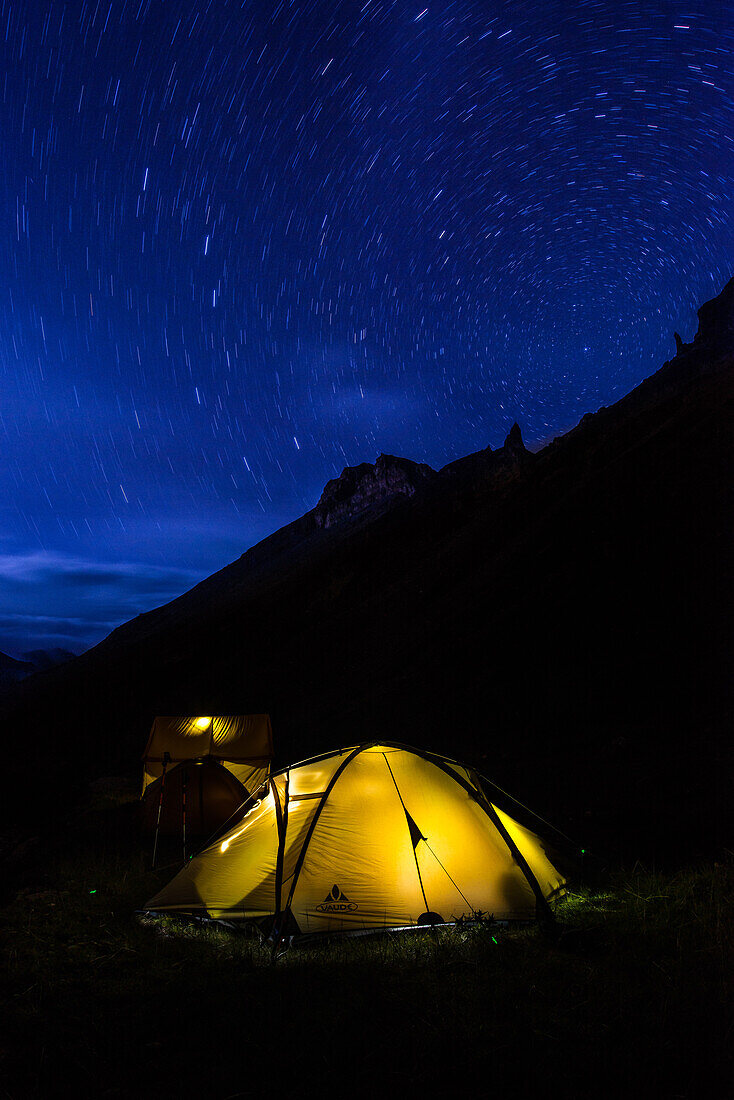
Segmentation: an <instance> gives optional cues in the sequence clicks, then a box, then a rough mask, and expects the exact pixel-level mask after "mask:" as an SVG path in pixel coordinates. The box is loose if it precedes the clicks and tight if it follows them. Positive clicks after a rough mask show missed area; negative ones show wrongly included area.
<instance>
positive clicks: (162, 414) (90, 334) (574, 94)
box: [0, 0, 734, 656]
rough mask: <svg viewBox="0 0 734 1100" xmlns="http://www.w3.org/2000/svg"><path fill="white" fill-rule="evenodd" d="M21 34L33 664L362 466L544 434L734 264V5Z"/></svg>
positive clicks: (0, 633)
mask: <svg viewBox="0 0 734 1100" xmlns="http://www.w3.org/2000/svg"><path fill="white" fill-rule="evenodd" d="M424 2H425V0H424ZM0 44H1V45H2V49H3V63H2V85H1V87H0V91H1V96H2V99H1V104H2V115H1V120H2V125H1V129H0V141H1V142H2V168H1V170H0V180H1V186H2V194H1V204H0V255H1V256H2V262H1V263H0V385H1V398H2V399H1V401H0V440H1V441H2V462H1V463H0V508H1V509H2V524H1V526H0V538H1V539H2V542H1V543H0V649H1V650H3V651H5V652H10V653H12V654H14V655H16V656H17V655H20V654H21V653H22V652H24V651H25V650H29V649H33V648H36V647H38V646H44V647H49V646H63V647H69V648H72V649H75V650H77V651H79V650H81V649H83V648H84V647H85V646H87V645H89V644H91V643H93V642H96V641H98V640H99V639H100V638H102V637H103V636H104V635H105V634H106V633H108V632H109V630H111V629H112V628H113V627H114V626H115V625H116V624H117V623H119V622H121V621H124V620H126V619H128V618H130V617H132V616H133V615H135V614H137V613H138V612H140V611H143V610H147V609H148V608H150V607H154V606H157V605H158V604H160V603H163V602H165V601H166V600H168V599H170V598H172V597H173V596H174V595H177V594H178V593H180V592H182V591H184V590H185V589H187V588H189V587H190V586H191V585H192V584H193V583H195V582H196V581H197V580H199V579H200V578H202V577H204V576H206V575H208V574H210V573H211V572H213V571H214V570H215V569H217V568H220V567H221V566H223V565H224V564H226V563H227V562H228V561H230V560H232V559H234V558H236V557H238V556H239V555H240V554H241V553H242V552H243V551H244V550H245V549H246V548H247V547H248V546H251V545H252V544H254V543H255V542H257V541H259V540H260V539H261V538H262V537H264V536H265V535H266V534H268V533H269V532H271V531H273V530H275V529H277V528H278V527H280V526H282V525H283V524H284V523H286V522H288V521H290V520H292V519H294V518H296V517H297V516H299V515H301V514H302V513H303V512H304V511H306V510H307V509H308V508H311V507H312V506H313V505H314V504H315V502H316V500H317V499H318V496H319V494H320V492H321V489H322V488H323V485H324V483H325V482H326V481H327V480H328V479H329V478H331V477H333V476H335V475H336V474H338V473H339V472H340V471H341V469H342V468H343V466H344V465H353V464H355V463H358V462H364V461H374V459H375V458H376V457H377V455H378V454H379V453H380V452H381V451H385V452H388V453H393V454H395V453H397V454H401V455H405V456H407V457H410V458H414V459H416V460H420V461H425V462H429V463H430V464H431V465H432V466H434V467H439V466H441V465H443V464H445V463H446V462H448V461H450V460H452V459H454V458H457V457H459V456H461V455H463V454H467V453H469V452H470V451H473V450H477V449H479V448H480V447H485V446H486V445H487V444H488V443H489V444H491V445H492V446H498V445H500V444H501V443H502V440H503V438H504V434H505V433H506V431H507V429H508V428H509V427H510V426H511V424H512V422H513V420H518V421H519V422H520V424H521V426H522V428H523V432H524V435H525V439H526V441H527V442H528V443H529V444H530V445H531V446H539V445H540V444H542V443H543V442H545V441H547V440H549V439H550V438H552V437H553V436H554V435H556V434H559V433H560V432H562V431H565V430H566V429H568V428H569V427H571V426H572V425H573V424H574V423H576V422H577V421H578V419H579V418H580V417H581V416H582V415H583V413H584V412H587V411H589V410H595V409H597V408H598V407H599V406H600V405H603V404H609V403H611V402H612V401H614V400H615V399H617V398H618V397H620V396H622V395H623V394H624V393H625V392H627V391H628V390H629V389H630V388H631V387H632V386H633V385H634V384H636V383H637V382H638V381H640V380H641V379H642V378H644V377H646V376H647V375H648V374H650V373H652V371H653V370H655V369H657V367H658V366H660V365H661V363H662V362H663V361H664V360H665V359H667V358H670V357H672V355H673V354H674V351H675V345H674V341H673V330H674V329H677V330H678V331H679V332H680V333H681V334H682V336H683V337H684V339H691V338H692V336H693V334H694V332H695V328H696V319H695V310H696V308H697V307H698V306H699V305H700V304H701V302H703V301H704V300H705V299H707V298H710V297H712V296H713V294H715V293H717V292H718V291H719V290H720V289H721V287H722V286H723V284H724V283H725V281H726V280H727V279H728V278H729V277H730V276H731V275H732V274H734V223H733V221H732V196H733V194H734V187H733V185H734V5H732V4H730V3H713V2H711V0H708V2H706V3H703V2H701V0H698V2H697V3H694V4H691V3H689V2H687V0H686V2H681V3H680V4H674V3H654V2H645V3H642V2H640V0H638V2H636V3H625V2H619V3H616V4H611V3H606V2H601V0H578V2H576V3H574V4H567V3H565V2H561V3H559V2H555V0H543V2H542V3H541V2H539V0H533V2H526V0H512V2H511V3H510V2H508V3H493V2H491V0H483V2H479V0H465V2H454V3H451V2H445V3H437V4H431V5H430V6H429V7H423V6H422V4H409V3H405V2H404V0H400V2H391V0H366V2H362V3H359V2H357V3H338V2H336V0H329V2H324V0H313V2H306V0H291V2H286V0H284V2H281V3H264V2H258V0H245V2H240V0H238V2H229V0H210V2H209V3H203V2H190V0H175V2H173V0H114V2H113V3H110V2H109V0H88V2H84V3H77V2H75V0H66V2H62V0H50V2H40V0H39V2H38V3H33V4H31V3H23V4H22V3H19V2H17V0H13V3H9V2H7V0H0Z"/></svg>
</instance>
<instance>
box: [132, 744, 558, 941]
mask: <svg viewBox="0 0 734 1100" xmlns="http://www.w3.org/2000/svg"><path fill="white" fill-rule="evenodd" d="M564 881H565V880H564V879H563V877H562V875H561V874H560V873H559V871H558V870H556V868H555V867H554V866H553V864H552V862H551V858H550V857H549V855H548V854H547V853H546V850H545V847H544V842H543V841H542V840H541V839H540V838H539V837H538V836H537V835H536V834H535V833H533V832H531V831H530V830H529V829H527V828H525V827H524V826H522V825H520V824H519V823H518V822H517V821H515V820H514V819H513V818H512V817H510V816H509V815H508V814H507V813H505V812H503V811H502V810H500V809H499V808H498V807H496V806H494V805H493V804H492V803H490V802H489V800H488V799H487V796H486V794H485V792H484V790H483V788H482V786H481V781H480V780H479V778H478V777H477V776H476V774H475V773H474V772H472V770H471V769H470V768H466V767H464V766H463V765H461V764H458V763H457V762H456V761H451V760H448V759H447V758H445V757H440V756H437V755H435V754H430V753H425V752H422V751H420V750H415V749H410V748H408V747H407V746H401V745H394V744H368V745H362V746H352V747H351V748H349V749H344V750H341V751H340V752H337V753H332V754H330V755H328V756H324V757H321V758H314V759H313V760H311V761H307V762H305V763H304V764H300V765H295V766H293V767H291V768H287V769H285V770H284V771H282V772H280V773H278V774H277V775H275V776H273V777H271V779H270V782H269V784H268V788H267V793H265V794H264V796H263V797H262V798H261V799H260V801H258V802H257V803H256V804H255V805H254V806H253V807H252V808H251V809H250V810H249V812H248V813H247V815H246V816H245V817H244V818H243V819H241V820H240V821H239V822H238V823H237V825H236V826H235V827H234V828H233V829H230V830H229V832H227V833H226V834H225V835H224V836H223V837H221V838H220V839H219V840H218V841H217V842H216V843H214V844H212V845H210V846H209V847H207V848H206V849H204V850H203V851H202V852H201V853H199V855H197V856H196V857H195V858H194V859H193V860H191V861H190V862H189V863H188V864H187V865H186V866H185V867H184V868H183V869H182V870H181V871H180V872H179V874H178V875H176V877H175V878H174V879H173V880H172V881H171V882H170V883H169V884H168V885H167V886H166V887H164V889H163V890H161V891H160V893H158V894H157V895H156V896H155V897H154V898H152V899H151V900H150V901H149V902H148V903H147V906H146V908H147V909H148V910H151V911H156V912H177V913H185V914H191V915H201V916H209V917H212V918H226V919H227V920H245V921H246V920H250V921H252V920H256V919H258V918H263V917H271V918H273V921H274V923H275V924H276V925H280V926H281V927H283V926H285V925H286V924H287V925H289V926H290V927H294V926H295V927H297V929H298V931H299V932H300V933H301V934H308V933H317V932H338V931H357V930H361V929H376V928H395V927H403V926H411V925H421V924H425V923H427V922H430V921H431V920H437V919H440V920H443V921H456V920H458V919H460V918H462V917H471V916H473V915H476V914H477V913H483V914H485V915H490V914H491V915H492V916H494V917H495V918H496V919H530V918H532V917H533V916H534V915H535V913H536V906H537V904H538V899H539V898H540V899H541V901H543V902H544V899H549V898H551V897H553V896H558V895H559V894H561V893H562V892H563V888H564Z"/></svg>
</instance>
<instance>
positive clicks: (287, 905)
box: [271, 741, 375, 962]
mask: <svg viewBox="0 0 734 1100" xmlns="http://www.w3.org/2000/svg"><path fill="white" fill-rule="evenodd" d="M374 744H375V742H374V741H366V742H365V743H364V744H363V745H357V747H356V749H352V751H351V752H350V754H349V756H347V757H346V758H345V759H344V760H342V762H341V764H340V765H339V767H338V768H337V769H336V771H335V772H334V774H333V775H332V777H331V779H330V780H329V782H328V783H327V785H326V790H325V791H324V793H323V794H322V795H321V798H320V799H319V802H318V805H317V806H316V810H315V811H314V815H313V817H312V818H311V824H310V825H309V827H308V830H307V832H306V836H305V837H304V840H303V843H302V845H301V850H300V852H299V853H298V859H297V860H296V865H295V867H294V868H293V875H292V877H291V888H290V890H289V891H288V900H287V901H286V903H285V906H284V909H283V921H284V923H285V921H287V920H288V919H289V918H290V916H291V905H292V903H293V897H294V895H295V892H296V886H297V885H298V877H299V875H300V873H301V868H302V867H303V861H304V859H305V858H306V852H307V850H308V845H309V842H310V840H311V837H312V836H313V831H314V829H315V828H316V824H317V822H318V820H319V817H320V816H321V811H322V810H323V808H324V806H325V805H326V801H327V799H328V797H329V795H330V794H331V792H332V790H333V789H334V784H335V783H336V781H337V779H338V778H339V776H340V775H341V773H342V772H343V771H344V769H345V768H346V766H347V764H350V763H351V762H352V760H354V758H355V756H358V755H359V753H361V752H364V750H365V749H369V748H370V747H371V746H372V745H374ZM284 938H285V937H284V933H283V932H281V931H279V932H278V933H277V934H276V937H275V941H274V943H273V951H272V955H271V958H272V960H273V962H275V959H276V958H277V955H278V949H279V947H280V945H281V943H282V941H283V939H284Z"/></svg>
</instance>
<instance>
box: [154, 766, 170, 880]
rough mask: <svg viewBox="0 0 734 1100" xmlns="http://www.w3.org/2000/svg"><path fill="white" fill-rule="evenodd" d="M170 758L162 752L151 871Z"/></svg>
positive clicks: (156, 847) (155, 851) (156, 845)
mask: <svg viewBox="0 0 734 1100" xmlns="http://www.w3.org/2000/svg"><path fill="white" fill-rule="evenodd" d="M170 759H171V758H170V756H169V755H168V753H167V752H164V753H163V774H162V775H161V793H160V795H159V797H158V817H157V818H156V822H155V840H154V841H153V866H152V867H151V870H153V871H155V860H156V854H157V852H158V830H159V829H160V827H161V810H162V809H163V791H164V790H165V786H166V768H167V767H168V761H169V760H170Z"/></svg>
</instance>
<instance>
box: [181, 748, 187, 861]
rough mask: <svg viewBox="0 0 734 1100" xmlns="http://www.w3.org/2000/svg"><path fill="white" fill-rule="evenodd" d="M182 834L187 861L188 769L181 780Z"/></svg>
mask: <svg viewBox="0 0 734 1100" xmlns="http://www.w3.org/2000/svg"><path fill="white" fill-rule="evenodd" d="M181 835H182V838H183V859H184V863H185V862H186V770H185V769H184V773H183V777H182V780H181Z"/></svg>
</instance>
